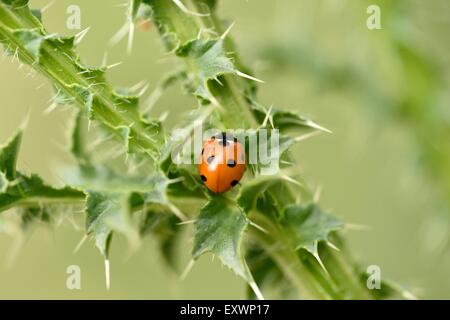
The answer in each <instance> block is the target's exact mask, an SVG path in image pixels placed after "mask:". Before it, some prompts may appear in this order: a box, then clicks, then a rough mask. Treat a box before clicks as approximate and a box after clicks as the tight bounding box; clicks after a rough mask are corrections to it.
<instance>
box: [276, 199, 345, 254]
mask: <svg viewBox="0 0 450 320" xmlns="http://www.w3.org/2000/svg"><path fill="white" fill-rule="evenodd" d="M281 223H282V225H283V226H284V227H285V228H286V229H287V230H290V231H291V234H292V236H293V237H292V238H293V239H294V241H293V242H294V244H295V247H296V248H297V249H306V250H308V251H309V252H311V253H312V254H313V255H317V245H318V243H319V241H328V237H329V235H330V233H332V232H335V231H338V230H340V229H342V227H343V223H342V222H341V221H340V220H338V219H337V218H334V217H332V216H330V215H328V214H327V213H325V212H324V211H323V210H322V209H321V208H320V207H319V206H317V205H316V204H310V205H307V206H304V205H300V204H293V205H289V206H288V207H286V209H285V210H284V216H283V218H282V219H281Z"/></svg>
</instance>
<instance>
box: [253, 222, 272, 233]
mask: <svg viewBox="0 0 450 320" xmlns="http://www.w3.org/2000/svg"><path fill="white" fill-rule="evenodd" d="M248 222H249V224H250V225H251V226H252V227H255V228H256V229H258V230H260V231H262V232H264V233H265V234H269V232H268V231H267V230H266V229H264V228H263V227H261V226H260V225H258V224H256V223H255V222H253V221H252V220H248Z"/></svg>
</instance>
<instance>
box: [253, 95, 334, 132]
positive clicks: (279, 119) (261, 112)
mask: <svg viewBox="0 0 450 320" xmlns="http://www.w3.org/2000/svg"><path fill="white" fill-rule="evenodd" d="M248 99H249V101H250V103H251V106H252V110H253V114H254V115H255V117H256V119H257V120H258V122H259V123H263V122H264V120H265V119H266V117H267V116H268V115H269V117H270V121H268V122H267V127H270V126H271V124H273V125H274V127H275V128H277V129H279V130H280V131H281V132H282V133H284V132H286V131H288V130H305V129H314V130H321V131H325V132H330V131H329V130H328V129H326V128H324V127H322V126H320V125H319V124H317V123H315V122H314V121H312V120H311V119H309V118H307V117H305V116H302V115H300V114H299V113H297V112H292V111H284V110H279V109H276V108H271V109H266V108H265V107H263V106H261V105H260V104H258V103H257V102H256V101H255V100H253V99H251V98H248ZM269 112H270V114H269Z"/></svg>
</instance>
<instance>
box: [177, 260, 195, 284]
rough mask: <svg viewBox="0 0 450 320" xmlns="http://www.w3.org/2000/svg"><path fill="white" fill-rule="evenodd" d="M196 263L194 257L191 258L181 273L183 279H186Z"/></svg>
mask: <svg viewBox="0 0 450 320" xmlns="http://www.w3.org/2000/svg"><path fill="white" fill-rule="evenodd" d="M194 264H195V261H194V260H193V259H191V260H190V261H189V263H188V264H187V266H186V268H184V271H183V273H182V274H181V277H180V278H181V280H184V279H186V277H187V275H188V274H189V272H191V270H192V267H193V266H194Z"/></svg>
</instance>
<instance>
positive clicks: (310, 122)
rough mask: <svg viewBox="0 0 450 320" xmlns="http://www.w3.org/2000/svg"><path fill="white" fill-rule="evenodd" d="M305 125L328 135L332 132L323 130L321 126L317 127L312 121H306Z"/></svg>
mask: <svg viewBox="0 0 450 320" xmlns="http://www.w3.org/2000/svg"><path fill="white" fill-rule="evenodd" d="M306 124H307V125H308V126H309V127H311V128H314V129H317V130H320V131H323V132H326V133H330V134H332V133H333V131H331V130H329V129H327V128H325V127H322V126H320V125H318V124H317V123H315V122H314V121H311V120H307V121H306Z"/></svg>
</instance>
